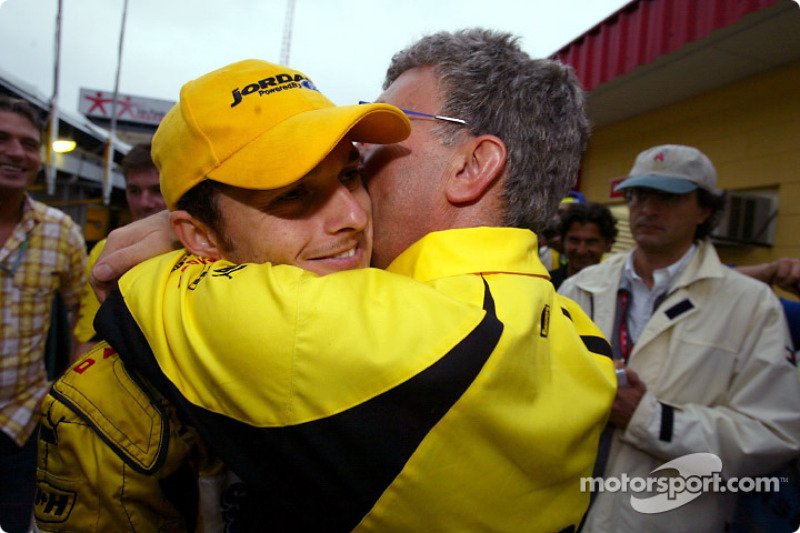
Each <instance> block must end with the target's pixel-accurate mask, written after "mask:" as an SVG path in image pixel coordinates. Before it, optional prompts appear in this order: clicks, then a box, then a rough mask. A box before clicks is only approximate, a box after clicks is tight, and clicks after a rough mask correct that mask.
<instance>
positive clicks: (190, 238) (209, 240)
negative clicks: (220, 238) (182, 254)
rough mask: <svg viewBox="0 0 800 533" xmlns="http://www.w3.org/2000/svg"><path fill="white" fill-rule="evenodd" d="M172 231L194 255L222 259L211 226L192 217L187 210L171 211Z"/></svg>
mask: <svg viewBox="0 0 800 533" xmlns="http://www.w3.org/2000/svg"><path fill="white" fill-rule="evenodd" d="M169 223H170V224H171V225H172V231H174V232H175V235H177V236H178V239H180V241H181V242H182V243H183V246H184V248H186V249H187V250H189V251H190V252H192V253H193V254H194V255H199V256H200V257H205V258H208V259H211V260H212V261H217V260H219V259H222V250H221V249H220V246H219V243H218V242H217V238H216V235H215V234H214V232H213V231H211V228H209V227H208V226H206V225H205V224H203V223H202V222H200V221H199V220H197V219H196V218H194V217H193V216H192V215H190V214H189V213H188V212H187V211H183V210H178V211H173V212H172V213H170V215H169Z"/></svg>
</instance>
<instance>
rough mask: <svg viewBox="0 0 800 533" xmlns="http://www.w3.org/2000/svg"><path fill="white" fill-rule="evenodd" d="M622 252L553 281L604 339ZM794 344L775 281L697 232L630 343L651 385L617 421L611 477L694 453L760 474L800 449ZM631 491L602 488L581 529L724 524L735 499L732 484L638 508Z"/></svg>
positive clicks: (727, 474) (727, 472) (725, 471)
mask: <svg viewBox="0 0 800 533" xmlns="http://www.w3.org/2000/svg"><path fill="white" fill-rule="evenodd" d="M626 259H627V254H620V255H616V256H613V257H611V258H609V259H608V260H607V261H605V262H603V263H601V264H599V265H596V266H594V267H591V268H587V269H585V270H583V271H582V272H580V273H579V274H577V275H576V276H573V277H572V278H569V279H567V280H566V281H565V282H564V284H563V285H562V286H561V288H560V290H559V291H558V292H559V293H561V294H563V295H565V296H568V297H570V298H572V299H574V300H575V301H576V302H577V303H578V304H579V305H580V306H581V307H582V308H583V309H584V311H586V313H587V314H588V315H589V316H590V317H591V318H592V319H593V320H594V321H595V323H596V324H597V325H598V326H599V327H600V329H601V330H602V332H603V334H604V335H606V337H607V338H608V339H611V338H613V333H614V332H613V329H614V315H615V308H616V302H617V289H618V286H619V282H620V279H621V276H622V271H623V267H624V264H625V261H626ZM787 346H790V341H789V337H788V329H787V327H786V323H785V318H784V315H783V311H782V308H781V306H780V303H779V302H778V300H777V298H776V297H775V295H774V294H773V293H772V291H771V289H770V288H769V287H768V286H767V285H765V284H763V283H760V282H758V281H755V280H753V279H750V278H748V277H746V276H743V275H741V274H739V273H737V272H735V271H734V270H732V269H730V268H728V267H725V266H723V265H722V264H721V263H720V261H719V258H718V256H717V253H716V251H715V250H714V247H713V246H712V245H711V244H710V243H709V242H707V241H706V242H701V243H699V246H698V249H697V252H696V253H695V255H694V257H692V259H691V260H690V262H689V264H688V265H687V266H686V268H685V270H684V271H683V272H682V273H681V274H680V275H679V277H678V279H677V281H676V282H675V286H674V287H672V288H671V289H670V291H669V293H668V294H667V296H666V297H665V298H664V300H663V302H662V303H661V305H660V306H659V307H658V309H657V310H656V311H655V313H654V314H653V316H652V317H651V318H650V320H649V321H648V323H647V325H646V326H645V328H644V330H643V331H642V334H641V335H640V338H639V339H638V341H637V343H636V345H635V346H634V348H633V351H632V352H631V356H630V358H629V361H628V364H629V366H630V368H631V369H633V370H635V371H636V372H637V373H638V374H639V376H640V377H641V379H642V380H643V381H644V382H645V383H646V385H647V392H646V393H645V395H644V397H643V398H642V400H641V402H640V403H639V406H638V407H637V409H636V411H635V412H634V414H633V417H632V418H631V420H630V423H629V425H628V427H627V428H626V429H625V430H624V431H623V430H619V429H616V430H614V433H613V437H612V440H611V449H610V453H609V456H608V462H607V464H606V468H605V473H604V477H605V478H606V480H607V479H609V478H610V477H616V478H622V477H623V473H625V474H627V476H628V477H629V478H631V477H634V476H638V477H642V478H647V477H648V476H649V474H650V473H651V472H652V471H653V470H654V469H656V468H658V467H660V466H661V465H663V464H664V463H666V462H668V461H670V460H673V459H676V458H679V457H682V456H684V455H687V454H692V453H701V452H706V453H713V454H716V455H717V456H719V457H720V458H721V460H722V471H721V475H722V477H723V479H724V480H729V479H730V478H732V477H743V476H763V475H765V474H767V473H769V472H772V471H774V470H776V469H777V468H779V467H781V466H783V465H784V464H785V463H786V462H788V461H789V460H790V459H792V458H794V457H796V456H797V455H798V454H799V453H800V452H799V451H800V384H798V378H797V371H796V368H795V365H794V359H793V357H792V355H791V351H790V350H789V349H788V348H787ZM655 475H659V474H654V476H655ZM631 494H632V493H630V492H609V491H606V492H603V493H597V494H595V496H596V498H595V501H594V502H593V504H592V506H591V508H590V511H589V515H588V516H587V520H586V525H585V528H584V531H586V532H613V533H617V532H623V531H636V532H641V531H647V532H648V533H649V532H658V531H665V532H666V531H669V532H674V531H692V532H701V531H709V532H712V531H713V532H719V531H723V528H724V524H725V523H727V522H730V521H731V519H732V515H733V512H734V510H735V502H736V494H733V493H730V492H728V493H726V494H722V493H714V492H706V493H704V494H703V495H701V496H700V497H698V498H697V499H695V500H694V501H692V502H690V503H687V504H685V505H682V506H680V507H678V508H676V509H673V510H670V511H666V512H661V513H657V514H643V513H640V512H638V511H636V510H634V509H633V507H632V506H631ZM634 495H635V496H637V498H643V497H646V495H643V494H636V493H634Z"/></svg>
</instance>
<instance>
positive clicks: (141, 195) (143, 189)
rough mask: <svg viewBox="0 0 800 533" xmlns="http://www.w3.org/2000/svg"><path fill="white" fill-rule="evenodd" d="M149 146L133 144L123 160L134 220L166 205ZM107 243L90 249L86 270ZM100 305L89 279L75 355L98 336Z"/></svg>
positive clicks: (83, 299)
mask: <svg viewBox="0 0 800 533" xmlns="http://www.w3.org/2000/svg"><path fill="white" fill-rule="evenodd" d="M150 147H151V145H150V143H140V144H137V145H134V147H133V148H131V149H130V151H129V152H128V153H127V154H126V155H125V157H124V158H123V160H122V173H123V174H124V175H125V199H126V200H127V201H128V209H130V211H131V215H133V219H134V220H141V219H143V218H145V217H148V216H150V215H153V214H155V213H158V212H160V211H163V210H164V209H166V204H165V203H164V197H163V196H161V188H160V186H159V181H158V169H157V168H156V165H155V163H153V159H152V157H151V156H150ZM105 245H106V240H105V239H103V240H101V241H100V242H98V243H97V244H96V245H95V246H94V248H92V250H91V252H89V259H88V261H87V262H86V272H87V274H88V273H89V272H91V271H92V268H93V267H94V264H95V262H96V261H97V258H98V257H100V254H101V253H103V248H104V247H105ZM98 309H100V302H99V301H97V296H96V295H95V293H94V291H93V290H92V287H91V285H89V283H88V282H87V283H86V285H85V286H84V288H83V292H82V293H81V306H80V311H79V313H78V322H77V324H76V325H75V331H74V334H75V338H76V339H77V340H78V345H77V346H76V348H75V350H74V356H75V357H77V356H78V355H81V354H83V353H86V351H88V350H89V348H91V347H92V346H94V344H95V343H96V342H97V340H98V339H97V338H96V333H95V331H94V325H93V324H92V323H93V322H94V317H95V315H96V314H97V310H98Z"/></svg>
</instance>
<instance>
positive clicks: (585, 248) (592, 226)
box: [563, 222, 611, 275]
mask: <svg viewBox="0 0 800 533" xmlns="http://www.w3.org/2000/svg"><path fill="white" fill-rule="evenodd" d="M563 244H564V253H565V254H566V255H567V259H568V260H569V262H568V267H567V268H568V269H569V272H570V275H573V274H577V273H578V272H580V271H581V270H583V269H584V268H586V267H588V266H591V265H596V264H597V263H599V262H600V259H602V258H603V254H604V253H606V252H608V251H609V250H610V249H611V242H609V241H608V240H606V239H605V238H604V237H603V235H602V234H601V233H600V227H599V226H598V225H597V224H596V223H594V222H586V223H585V224H584V223H581V222H573V223H572V226H570V228H569V229H568V230H567V232H566V234H565V235H564V243H563Z"/></svg>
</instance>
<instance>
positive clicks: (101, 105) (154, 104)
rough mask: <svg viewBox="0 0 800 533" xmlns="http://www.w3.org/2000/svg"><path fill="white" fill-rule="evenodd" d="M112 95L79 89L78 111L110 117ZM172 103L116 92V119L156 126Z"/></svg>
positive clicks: (94, 115)
mask: <svg viewBox="0 0 800 533" xmlns="http://www.w3.org/2000/svg"><path fill="white" fill-rule="evenodd" d="M113 97H114V95H113V93H109V92H105V91H98V90H96V89H81V90H80V100H79V102H78V111H80V112H81V113H83V114H84V115H86V116H87V117H97V118H105V119H111V109H112V108H113V105H112V102H113V101H114V100H113ZM174 103H175V102H170V101H168V100H157V99H155V98H144V97H141V96H132V95H129V94H118V95H117V119H118V120H124V121H127V122H136V123H139V124H147V125H151V126H158V124H159V122H161V119H162V118H164V115H166V114H167V111H169V110H170V109H171V108H172V106H173V105H174Z"/></svg>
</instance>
